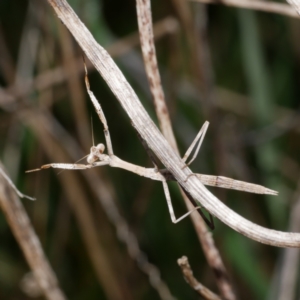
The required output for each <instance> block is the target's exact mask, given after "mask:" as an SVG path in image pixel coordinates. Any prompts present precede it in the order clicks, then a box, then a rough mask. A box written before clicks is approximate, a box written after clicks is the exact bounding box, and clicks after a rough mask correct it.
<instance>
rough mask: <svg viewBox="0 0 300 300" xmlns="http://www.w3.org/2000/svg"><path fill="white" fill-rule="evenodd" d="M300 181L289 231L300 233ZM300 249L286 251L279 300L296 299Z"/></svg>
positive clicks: (280, 278)
mask: <svg viewBox="0 0 300 300" xmlns="http://www.w3.org/2000/svg"><path fill="white" fill-rule="evenodd" d="M299 215H300V180H298V184H297V190H296V192H295V195H294V203H293V204H292V206H291V214H290V221H289V230H292V231H295V232H299V231H300V219H299ZM299 261H300V251H299V249H284V252H283V258H282V265H281V268H280V273H279V276H278V284H277V288H278V290H277V291H276V295H278V297H277V299H278V300H292V299H295V294H296V288H297V275H299Z"/></svg>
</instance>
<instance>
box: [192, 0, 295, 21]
mask: <svg viewBox="0 0 300 300" xmlns="http://www.w3.org/2000/svg"><path fill="white" fill-rule="evenodd" d="M189 1H191V2H199V3H204V4H221V5H225V6H231V7H239V8H246V9H253V10H259V11H263V12H268V13H275V14H280V15H284V16H287V17H293V18H299V17H300V16H299V14H298V13H297V12H296V11H295V9H294V8H292V7H291V6H290V5H287V4H282V3H277V2H270V1H256V0H255V1H249V0H241V1H240V0H221V1H218V0H189Z"/></svg>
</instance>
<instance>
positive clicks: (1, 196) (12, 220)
mask: <svg viewBox="0 0 300 300" xmlns="http://www.w3.org/2000/svg"><path fill="white" fill-rule="evenodd" d="M0 170H1V172H0V207H1V208H2V210H3V213H4V214H5V216H6V219H7V222H8V224H9V226H10V228H11V230H12V232H13V234H14V236H15V238H16V240H17V242H18V243H19V245H20V247H21V249H22V251H23V253H24V256H25V258H26V260H27V262H28V264H29V266H30V268H31V269H32V271H33V273H34V275H35V280H36V281H37V283H38V285H39V287H40V289H41V291H42V293H43V294H44V296H45V298H46V299H48V300H64V299H66V298H65V295H64V294H63V292H62V291H61V290H60V288H59V286H58V281H57V278H56V276H55V274H54V272H53V270H52V268H51V266H50V264H49V262H48V260H47V258H46V256H45V254H44V252H43V249H42V246H41V243H40V241H39V239H38V237H37V235H36V233H35V232H34V230H33V227H32V225H31V223H30V220H29V218H28V215H27V213H26V211H25V209H24V207H23V205H22V203H21V201H20V199H19V198H18V197H17V193H16V189H15V187H14V185H11V181H10V180H9V181H8V180H7V178H9V177H8V176H7V175H6V174H5V172H4V171H3V168H2V165H1V164H0ZM4 174H5V175H4Z"/></svg>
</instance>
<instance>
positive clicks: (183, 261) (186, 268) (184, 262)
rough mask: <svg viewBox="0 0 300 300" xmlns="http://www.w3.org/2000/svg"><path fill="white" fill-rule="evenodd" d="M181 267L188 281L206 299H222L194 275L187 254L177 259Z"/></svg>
mask: <svg viewBox="0 0 300 300" xmlns="http://www.w3.org/2000/svg"><path fill="white" fill-rule="evenodd" d="M177 263H178V265H179V267H180V268H181V271H182V274H183V276H184V279H185V280H186V282H187V283H188V284H189V285H190V286H191V287H192V288H193V289H194V290H195V291H196V292H197V293H198V294H199V295H201V296H202V297H203V298H204V299H206V300H221V298H220V297H219V296H218V295H216V294H215V293H213V292H212V291H210V290H209V289H208V288H206V287H205V286H204V285H202V284H201V283H200V282H199V281H198V280H197V279H196V278H195V277H194V275H193V271H192V269H191V266H190V264H189V260H188V258H187V257H186V256H183V257H181V258H179V259H178V260H177Z"/></svg>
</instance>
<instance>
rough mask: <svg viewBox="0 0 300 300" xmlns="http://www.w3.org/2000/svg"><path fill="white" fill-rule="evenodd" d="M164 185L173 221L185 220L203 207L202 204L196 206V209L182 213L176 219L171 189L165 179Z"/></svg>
mask: <svg viewBox="0 0 300 300" xmlns="http://www.w3.org/2000/svg"><path fill="white" fill-rule="evenodd" d="M162 185H163V188H164V192H165V196H166V200H167V205H168V209H169V213H170V216H171V220H172V222H173V223H175V224H176V223H178V222H180V221H181V220H183V219H184V218H185V217H187V216H189V215H190V214H191V213H192V212H194V211H195V210H197V209H201V207H200V206H198V207H195V208H194V209H192V210H190V211H188V212H187V213H185V214H184V215H182V216H181V217H180V218H178V219H176V217H175V214H174V209H173V205H172V202H171V196H170V191H169V188H168V184H167V182H166V181H165V180H163V181H162Z"/></svg>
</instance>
